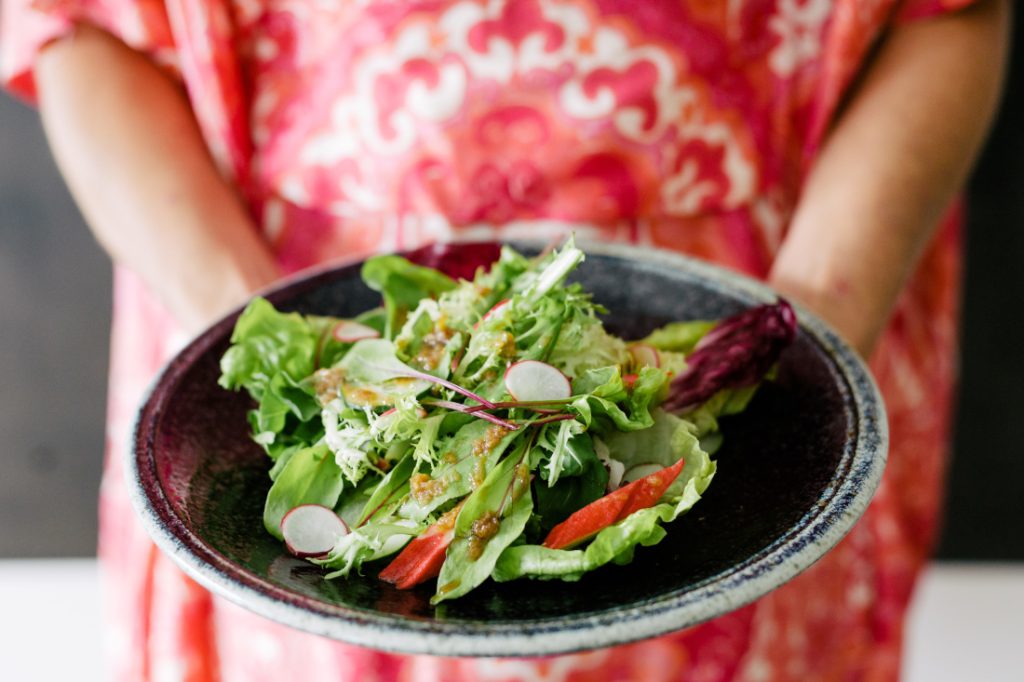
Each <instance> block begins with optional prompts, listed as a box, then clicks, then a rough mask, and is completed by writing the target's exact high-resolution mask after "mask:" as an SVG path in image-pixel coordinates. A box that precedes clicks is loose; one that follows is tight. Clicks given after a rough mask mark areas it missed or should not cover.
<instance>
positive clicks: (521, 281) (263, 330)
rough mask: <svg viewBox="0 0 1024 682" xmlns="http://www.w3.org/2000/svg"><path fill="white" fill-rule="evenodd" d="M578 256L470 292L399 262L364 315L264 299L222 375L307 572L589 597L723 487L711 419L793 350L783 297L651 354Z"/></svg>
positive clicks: (375, 285) (486, 274)
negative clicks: (306, 311)
mask: <svg viewBox="0 0 1024 682" xmlns="http://www.w3.org/2000/svg"><path fill="white" fill-rule="evenodd" d="M583 260H584V254H583V252H582V251H581V250H580V249H579V248H577V247H576V246H575V244H574V243H573V241H572V240H569V241H568V242H566V243H565V244H564V245H563V246H562V248H560V249H557V250H554V251H552V252H550V253H548V254H544V255H542V256H539V257H537V258H532V259H531V258H527V257H525V256H523V255H521V254H519V253H517V252H516V251H515V250H513V249H511V248H509V247H504V248H502V249H501V251H500V256H499V257H498V258H497V260H496V261H495V262H494V263H493V264H490V266H489V267H479V268H477V269H476V273H475V276H473V277H472V278H471V279H453V278H451V277H449V276H448V275H446V274H443V273H442V272H440V271H438V270H435V269H433V268H429V267H424V266H422V265H417V264H415V263H413V262H410V261H409V260H406V259H405V258H402V257H399V256H394V255H386V256H378V257H375V258H371V259H370V260H368V261H367V262H366V263H365V264H364V266H363V270H362V276H363V279H364V281H365V282H366V284H367V285H368V286H370V287H371V288H372V289H374V290H376V291H379V292H380V293H381V294H382V297H383V305H382V306H381V307H379V308H376V309H373V310H369V311H367V312H365V313H363V314H361V315H359V316H358V317H356V318H354V319H341V318H337V317H327V316H313V315H306V316H303V315H299V314H297V313H285V312H280V311H278V310H275V309H274V307H273V306H272V305H271V304H270V303H269V302H267V301H266V300H264V299H262V298H256V299H254V300H253V301H252V302H251V303H250V304H249V306H248V307H247V308H246V309H245V311H244V312H243V313H242V315H241V316H240V317H239V319H238V322H237V324H236V326H235V329H234V332H233V335H232V337H231V346H230V348H229V349H228V350H227V352H226V353H225V354H224V356H223V358H222V360H221V373H222V374H221V379H220V383H221V385H222V386H224V387H225V388H228V389H244V390H246V391H248V393H249V394H250V395H251V396H252V398H253V399H254V400H255V402H256V407H255V408H254V409H253V410H251V412H250V413H249V421H250V425H251V429H252V437H253V439H254V440H255V441H256V442H257V443H258V444H259V445H260V446H262V447H263V449H265V450H266V452H267V454H268V455H269V457H270V459H271V460H272V462H273V466H272V467H271V469H270V478H271V479H272V481H273V483H272V485H271V488H270V491H269V493H268V494H267V500H266V505H265V508H264V513H263V522H264V525H265V527H266V529H267V532H268V533H270V534H271V535H273V536H275V537H276V538H278V539H280V540H283V541H284V542H285V543H286V545H287V547H288V549H289V550H290V551H291V552H293V553H294V554H296V555H297V556H301V557H306V558H307V559H308V560H309V561H311V562H313V563H315V564H317V565H320V566H323V567H325V569H328V572H327V573H326V577H327V578H339V577H345V576H348V575H349V574H350V573H352V572H353V571H356V572H361V573H371V574H375V575H378V576H379V578H380V579H381V580H385V581H388V582H390V583H392V584H394V585H395V586H397V587H399V588H403V589H405V588H410V587H413V586H415V585H418V584H420V583H424V582H427V581H431V580H434V579H435V578H436V589H435V592H434V596H433V599H432V601H433V602H434V603H437V602H440V601H443V600H447V599H454V598H456V597H460V596H462V595H465V594H466V593H467V592H469V591H470V590H472V589H473V588H475V587H476V586H478V585H480V584H481V583H482V582H483V581H485V580H486V579H487V578H492V579H494V580H497V581H507V580H513V579H516V578H523V577H527V578H536V579H561V580H570V581H571V580H577V579H579V577H580V576H581V575H583V574H584V573H586V572H588V571H591V570H594V569H596V568H598V567H600V566H602V565H604V564H607V563H609V562H615V563H619V564H622V563H626V562H629V561H630V560H631V559H632V557H633V553H634V551H635V550H636V547H637V546H638V545H644V546H647V545H653V544H655V543H658V542H660V541H661V540H662V539H663V538H664V537H665V534H666V531H665V528H664V526H665V525H666V524H668V523H670V522H672V521H673V520H674V519H676V518H677V517H678V516H679V515H681V514H683V513H685V512H686V511H688V510H689V509H690V508H691V507H692V506H693V505H694V504H695V503H697V501H698V500H700V498H701V495H702V494H703V493H704V491H705V490H706V489H707V487H708V485H709V484H710V483H711V480H712V478H713V477H714V474H715V467H716V464H715V460H714V459H713V456H714V454H715V451H716V450H717V448H718V446H719V444H720V443H721V441H722V436H721V434H720V432H719V422H718V419H719V417H721V416H723V415H726V414H733V413H737V412H739V411H741V410H743V409H744V407H745V406H746V405H747V403H748V401H749V400H750V399H751V397H752V395H753V393H754V391H755V390H756V389H757V386H758V384H759V382H760V381H761V380H762V379H763V378H764V377H765V375H766V374H768V373H770V372H771V370H772V368H773V366H774V365H775V363H776V361H777V359H778V357H779V354H780V353H781V352H782V349H783V348H785V346H786V345H787V344H788V343H790V341H791V340H792V339H793V336H794V334H795V329H796V320H795V317H794V315H793V311H792V309H791V308H790V307H789V305H788V304H787V303H786V302H785V301H781V300H780V301H778V302H777V303H775V304H771V305H762V306H757V307H754V308H751V309H749V310H746V311H744V312H741V313H739V314H737V315H734V316H732V317H730V318H727V319H725V320H722V321H707V320H698V321H680V322H673V323H671V324H668V325H667V326H665V327H663V328H661V329H657V330H655V331H654V332H653V333H651V334H650V335H649V336H647V337H646V338H644V339H640V340H635V341H627V340H624V339H621V338H618V337H617V336H615V335H613V334H610V333H609V332H608V331H607V330H606V329H605V327H604V325H603V323H602V321H601V315H602V314H603V313H605V312H606V311H605V310H604V309H603V308H602V307H601V306H600V305H598V304H596V303H595V302H594V301H593V299H592V297H591V295H590V294H588V293H587V292H586V291H584V290H583V289H582V288H581V286H580V285H579V284H569V283H567V281H566V280H567V277H568V276H569V274H570V273H571V272H572V271H573V270H574V269H575V268H576V267H577V266H579V264H580V263H582V262H583Z"/></svg>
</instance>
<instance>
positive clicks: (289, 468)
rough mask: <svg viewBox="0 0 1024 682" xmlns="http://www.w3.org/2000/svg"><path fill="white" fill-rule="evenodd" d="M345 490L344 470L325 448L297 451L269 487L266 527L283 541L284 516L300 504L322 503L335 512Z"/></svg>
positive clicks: (318, 447) (316, 446) (265, 507)
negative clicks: (342, 471)
mask: <svg viewBox="0 0 1024 682" xmlns="http://www.w3.org/2000/svg"><path fill="white" fill-rule="evenodd" d="M343 487H344V481H343V479H342V475H341V469H339V468H338V465H337V464H335V462H334V456H333V455H332V454H331V451H330V450H328V449H327V446H326V445H323V444H319V445H314V446H312V447H308V448H304V449H302V450H298V451H297V452H295V453H294V454H293V455H292V456H291V458H289V460H288V464H287V465H285V467H284V469H282V471H281V473H280V474H278V476H277V479H276V480H275V481H274V484H273V485H272V486H270V492H268V493H267V501H266V504H265V505H264V507H263V526H264V527H265V528H266V529H267V532H268V533H270V534H271V535H273V536H274V537H275V538H277V539H278V540H283V539H284V538H283V537H282V536H281V519H282V518H284V515H285V514H287V513H288V512H289V511H291V510H292V509H294V508H295V507H298V506H299V505H300V504H322V505H323V506H325V507H330V508H332V509H333V508H334V506H335V505H336V504H337V503H338V497H339V496H340V495H341V491H342V488H343Z"/></svg>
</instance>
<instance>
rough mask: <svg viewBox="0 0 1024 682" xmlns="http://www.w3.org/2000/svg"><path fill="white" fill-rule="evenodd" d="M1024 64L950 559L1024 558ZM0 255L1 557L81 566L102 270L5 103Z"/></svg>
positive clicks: (964, 423) (976, 336)
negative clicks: (62, 560) (77, 559)
mask: <svg viewBox="0 0 1024 682" xmlns="http://www.w3.org/2000/svg"><path fill="white" fill-rule="evenodd" d="M1017 33H1018V34H1020V33H1021V31H1020V30H1018V31H1017ZM1018 42H1019V41H1018ZM1022 56H1024V53H1022V52H1021V51H1020V50H1018V55H1017V58H1016V59H1015V61H1014V64H1013V70H1012V74H1011V77H1010V88H1009V90H1008V95H1007V99H1006V102H1005V106H1004V109H1003V112H1002V115H1001V118H1000V120H999V123H998V125H997V127H996V130H995V132H994V134H993V137H992V139H991V141H990V144H989V145H988V148H987V151H986V153H985V155H984V158H983V160H982V162H981V165H980V166H979V168H978V171H977V173H976V174H975V177H974V180H973V182H972V185H971V192H970V198H971V203H970V205H971V208H970V217H969V230H968V238H969V241H968V252H967V253H968V258H967V281H966V290H965V309H964V335H963V349H964V353H963V379H962V386H961V392H960V409H959V415H958V420H957V433H956V440H955V458H954V461H953V464H952V469H951V471H950V475H949V505H948V508H947V511H946V526H945V533H944V535H943V539H942V543H941V548H940V555H941V556H943V557H945V558H957V559H964V558H971V559H1003V560H1006V559H1012V560H1024V445H1022V444H1024V418H1022V417H1021V415H1020V412H1021V408H1022V407H1024V400H1022V399H1021V394H1022V392H1024V351H1022V349H1024V324H1021V322H1020V317H1021V307H1022V304H1024V229H1022V226H1024V196H1022V189H1024V136H1021V134H1020V133H1019V132H1018V126H1019V122H1020V121H1022V120H1024V119H1022V114H1024V111H1022V102H1021V96H1022V95H1021V92H1020V88H1021V87H1024V72H1022V67H1024V62H1022V59H1021V57H1022ZM0 244H2V245H3V247H2V249H0V378H2V379H0V381H2V383H0V437H2V445H0V452H2V453H3V455H2V458H0V557H27V556H72V555H75V556H80V555H88V554H91V553H92V552H93V548H94V545H95V542H96V524H95V509H96V491H97V487H98V484H99V471H100V463H101V453H102V449H103V448H102V446H103V430H102V424H103V412H104V377H105V372H106V364H107V336H108V325H109V315H110V306H109V299H110V272H109V270H110V268H109V263H108V261H107V260H106V257H105V256H104V255H103V254H102V253H101V252H100V250H99V248H98V247H97V246H96V245H95V244H94V243H93V242H92V240H91V238H90V237H89V236H88V233H87V231H86V229H85V227H84V226H83V224H82V221H81V218H80V217H79V215H78V213H77V212H76V210H75V207H74V205H73V203H72V202H71V199H70V197H69V196H68V193H67V191H66V190H65V189H64V186H63V184H62V183H61V180H60V178H59V176H58V174H57V171H56V169H55V168H54V166H53V163H52V161H51V160H50V156H49V153H48V152H47V150H46V146H45V142H44V140H43V137H42V133H41V130H40V128H39V124H38V121H37V117H36V115H35V113H34V112H33V111H31V110H29V109H27V108H25V107H23V106H21V105H20V104H17V103H15V102H14V101H12V100H11V99H9V98H7V97H6V96H3V95H0Z"/></svg>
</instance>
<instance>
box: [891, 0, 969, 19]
mask: <svg viewBox="0 0 1024 682" xmlns="http://www.w3.org/2000/svg"><path fill="white" fill-rule="evenodd" d="M975 2H976V0H903V2H901V3H899V8H898V9H897V11H896V23H903V24H905V23H908V22H911V21H916V20H918V19H928V18H930V17H934V16H938V15H940V14H944V13H946V12H955V11H956V10H961V9H964V8H965V7H968V6H969V5H973V4H974V3H975Z"/></svg>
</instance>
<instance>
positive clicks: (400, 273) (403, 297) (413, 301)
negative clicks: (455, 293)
mask: <svg viewBox="0 0 1024 682" xmlns="http://www.w3.org/2000/svg"><path fill="white" fill-rule="evenodd" d="M362 277H363V281H364V282H366V286H368V287H370V288H371V289H373V290H374V291H379V292H380V293H381V294H383V295H384V310H385V311H386V313H387V319H386V321H385V325H384V336H385V337H386V338H388V339H393V338H394V337H395V335H396V334H397V333H398V330H399V329H401V327H402V324H403V323H404V322H405V318H406V316H407V315H408V314H409V312H410V311H411V310H414V309H415V308H416V306H417V305H419V302H420V300H421V299H424V298H436V297H437V296H439V295H441V294H442V293H444V292H445V291H449V290H451V289H453V288H455V281H454V280H452V278H451V277H449V276H448V275H445V274H444V273H442V272H438V271H437V270H434V269H431V268H425V267H422V266H420V265H414V264H413V263H410V262H409V261H408V260H406V259H405V258H402V257H401V256H390V255H389V256H375V257H373V258H370V259H369V260H367V261H366V262H365V263H364V264H363V269H362Z"/></svg>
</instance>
